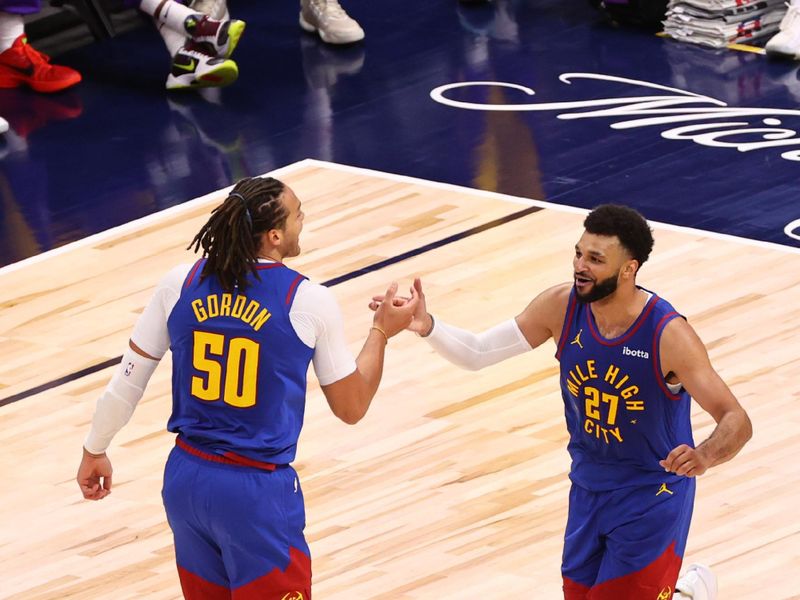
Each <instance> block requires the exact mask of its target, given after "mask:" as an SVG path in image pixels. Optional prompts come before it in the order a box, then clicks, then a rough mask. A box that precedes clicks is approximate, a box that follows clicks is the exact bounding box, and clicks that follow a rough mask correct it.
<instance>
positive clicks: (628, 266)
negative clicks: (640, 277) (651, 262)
mask: <svg viewBox="0 0 800 600" xmlns="http://www.w3.org/2000/svg"><path fill="white" fill-rule="evenodd" d="M638 270H639V261H638V260H636V259H631V260H629V261H626V262H625V266H624V267H623V268H622V275H623V276H624V277H625V278H626V279H632V278H633V277H636V272H637V271H638Z"/></svg>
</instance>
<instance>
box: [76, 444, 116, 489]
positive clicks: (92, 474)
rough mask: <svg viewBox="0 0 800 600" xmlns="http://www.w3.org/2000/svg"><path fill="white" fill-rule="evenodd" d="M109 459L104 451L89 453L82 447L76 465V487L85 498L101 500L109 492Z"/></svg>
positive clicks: (110, 471) (110, 470)
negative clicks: (81, 454)
mask: <svg viewBox="0 0 800 600" xmlns="http://www.w3.org/2000/svg"><path fill="white" fill-rule="evenodd" d="M112 471H113V470H112V468H111V461H110V460H109V459H108V456H106V455H105V453H103V454H101V455H99V456H98V455H96V454H89V452H87V451H86V449H85V448H84V449H83V458H82V459H81V464H80V466H79V467H78V477H77V480H78V487H80V488H81V493H82V494H83V497H84V498H86V499H87V500H102V499H103V498H105V497H106V496H108V495H109V494H110V493H111V473H112Z"/></svg>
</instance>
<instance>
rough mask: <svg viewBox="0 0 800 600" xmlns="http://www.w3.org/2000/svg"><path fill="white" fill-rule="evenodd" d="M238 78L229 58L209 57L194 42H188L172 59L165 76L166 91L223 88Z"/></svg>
mask: <svg viewBox="0 0 800 600" xmlns="http://www.w3.org/2000/svg"><path fill="white" fill-rule="evenodd" d="M238 77H239V67H237V66H236V63H235V62H233V61H232V60H230V59H229V58H220V57H218V56H209V55H208V54H206V53H205V52H203V48H202V47H200V46H198V45H197V44H195V43H194V42H188V43H187V44H186V45H185V46H183V47H182V48H181V49H180V50H178V51H177V52H176V53H175V56H173V57H172V70H171V71H170V72H169V75H168V76H167V89H168V90H184V89H193V88H203V87H224V86H226V85H230V84H232V83H233V82H234V81H236V79H237V78H238Z"/></svg>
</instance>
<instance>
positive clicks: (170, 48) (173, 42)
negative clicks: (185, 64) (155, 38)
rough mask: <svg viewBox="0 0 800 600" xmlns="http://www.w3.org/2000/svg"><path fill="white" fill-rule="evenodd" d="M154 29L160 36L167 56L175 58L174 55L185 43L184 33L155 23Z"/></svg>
mask: <svg viewBox="0 0 800 600" xmlns="http://www.w3.org/2000/svg"><path fill="white" fill-rule="evenodd" d="M156 28H157V29H158V33H160V34H161V38H162V39H163V40H164V44H165V45H166V46H167V52H169V55H170V56H175V53H176V52H177V51H178V50H179V49H180V48H181V46H183V45H184V44H185V43H186V32H185V31H184V32H179V31H174V30H172V29H170V28H169V27H167V26H166V25H164V24H159V23H158V22H156Z"/></svg>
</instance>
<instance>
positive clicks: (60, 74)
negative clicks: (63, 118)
mask: <svg viewBox="0 0 800 600" xmlns="http://www.w3.org/2000/svg"><path fill="white" fill-rule="evenodd" d="M80 80H81V74H80V73H78V72H77V71H76V70H75V69H70V68H69V67H62V66H59V65H51V64H50V57H49V56H47V55H46V54H42V53H41V52H39V51H38V50H34V49H33V48H32V47H31V45H30V44H28V38H26V37H25V35H24V34H23V35H21V36H19V37H18V38H17V39H16V40H14V43H13V44H12V45H11V48H9V49H8V50H5V51H4V52H0V88H15V87H20V86H22V85H27V86H28V87H30V88H31V89H33V90H36V91H37V92H45V93H52V92H59V91H61V90H64V89H66V88H68V87H72V86H73V85H75V84H76V83H78V82H79V81H80Z"/></svg>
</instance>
